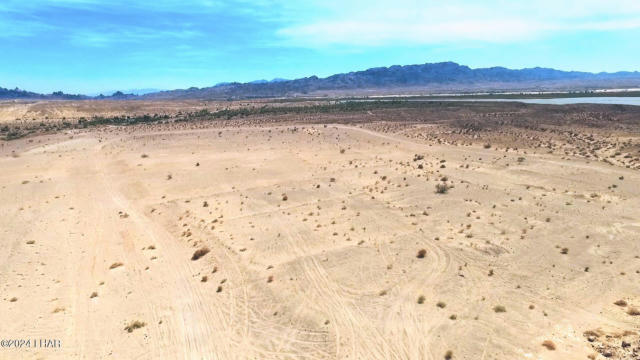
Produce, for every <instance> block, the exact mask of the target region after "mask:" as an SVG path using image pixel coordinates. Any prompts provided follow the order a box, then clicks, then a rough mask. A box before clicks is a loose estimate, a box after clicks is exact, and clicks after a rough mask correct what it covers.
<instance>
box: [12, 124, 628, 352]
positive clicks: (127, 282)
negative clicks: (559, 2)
mask: <svg viewBox="0 0 640 360" xmlns="http://www.w3.org/2000/svg"><path fill="white" fill-rule="evenodd" d="M35 139H36V140H35V141H33V142H27V141H23V140H20V141H22V142H21V143H14V145H11V146H14V147H15V146H17V148H15V149H14V150H15V152H14V153H13V156H11V155H9V154H8V152H7V153H5V154H4V155H3V157H1V158H0V169H1V171H0V214H1V215H2V216H0V246H1V248H2V250H3V251H2V252H0V291H1V292H2V296H1V297H0V319H2V321H1V322H0V324H1V325H0V335H1V336H2V338H3V339H5V338H8V339H13V338H15V339H22V338H37V339H40V338H45V339H59V340H60V341H61V344H62V346H61V347H60V348H56V349H42V348H38V349H24V348H22V349H16V348H1V349H0V358H2V359H21V358H28V359H31V358H32V359H444V358H445V357H446V356H447V351H451V353H452V356H453V359H487V360H488V359H587V356H589V355H591V354H594V355H596V356H597V357H598V358H603V357H602V356H603V355H602V354H603V353H604V352H606V351H611V352H612V354H613V355H615V357H614V358H618V359H631V358H632V357H630V356H632V355H630V354H631V351H634V350H633V348H636V349H637V348H638V347H639V346H640V345H638V341H639V338H638V335H637V333H636V332H637V331H638V329H639V328H640V316H635V315H633V313H634V311H633V310H634V309H639V308H640V274H639V272H640V218H639V217H638V215H639V214H640V186H639V185H638V184H640V173H639V172H638V171H637V170H633V169H627V168H624V167H617V166H612V165H608V164H606V163H603V162H595V161H592V162H588V161H587V160H585V159H578V158H575V159H574V158H563V157H561V156H558V155H553V154H545V153H538V154H532V153H529V154H524V153H523V152H516V151H507V152H505V151H504V149H502V150H498V149H495V148H493V147H492V148H483V147H482V146H452V145H446V144H441V145H440V144H432V143H431V144H427V143H426V142H424V143H422V142H420V141H418V140H412V139H410V138H408V137H405V136H401V135H399V134H392V133H382V132H376V131H374V130H367V129H364V128H360V127H355V126H347V125H327V126H324V125H299V126H293V125H291V126H272V127H270V126H266V125H264V126H255V127H246V128H208V129H200V130H192V131H191V130H189V131H172V132H171V131H158V132H151V131H148V132H139V133H134V134H128V133H125V132H118V131H113V132H108V131H104V129H103V130H100V129H94V130H91V131H86V132H82V133H78V134H76V135H74V136H73V137H70V136H69V135H62V134H60V135H43V136H40V137H37V138H35ZM15 144H18V145H15ZM437 184H444V185H446V189H447V190H448V191H446V193H443V194H439V193H436V185H437ZM197 250H202V251H199V252H198V253H196V252H197ZM206 250H209V251H208V252H207V251H206ZM615 302H618V305H616V304H614V303H615ZM636 311H637V310H636ZM625 331H628V332H627V333H625ZM623 342H628V343H629V344H631V345H630V346H627V347H625V346H624V345H621V344H623ZM543 343H545V344H546V346H543V345H542V344H543ZM552 348H554V349H552ZM625 356H629V357H625ZM594 358H595V357H594ZM634 359H635V358H634Z"/></svg>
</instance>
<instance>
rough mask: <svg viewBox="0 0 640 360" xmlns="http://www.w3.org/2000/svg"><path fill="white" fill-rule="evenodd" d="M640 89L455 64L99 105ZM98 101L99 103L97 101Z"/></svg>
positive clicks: (3, 95) (638, 77) (630, 79)
mask: <svg viewBox="0 0 640 360" xmlns="http://www.w3.org/2000/svg"><path fill="white" fill-rule="evenodd" d="M627 87H634V88H638V87H640V73H639V72H637V71H635V72H616V73H597V74H596V73H588V72H578V71H561V70H555V69H549V68H539V67H536V68H528V69H520V70H512V69H507V68H504V67H492V68H480V69H472V68H469V67H468V66H463V65H459V64H456V63H454V62H441V63H428V64H422V65H406V66H399V65H394V66H391V67H378V68H371V69H368V70H364V71H356V72H350V73H344V74H336V75H332V76H329V77H326V78H319V77H317V76H311V77H306V78H301V79H295V80H285V79H274V80H271V81H267V80H257V81H252V82H249V83H220V84H217V85H215V86H211V87H205V88H195V87H192V88H189V89H184V90H169V91H158V92H151V93H147V94H142V95H135V94H125V93H123V92H116V93H114V94H113V95H111V96H102V97H97V98H99V99H243V98H244V99H246V98H266V97H293V96H331V95H344V96H348V95H371V94H409V93H413V94H416V93H420V94H424V93H436V92H471V91H554V90H557V91H583V90H593V89H600V88H627ZM9 98H11V99H16V98H17V99H26V98H52V99H56V98H60V99H66V98H73V99H80V98H89V97H83V96H82V95H68V94H63V93H61V92H58V93H53V94H50V95H42V94H36V93H30V92H26V91H23V90H18V89H15V90H8V89H2V88H0V99H9ZM94 98H96V97H94Z"/></svg>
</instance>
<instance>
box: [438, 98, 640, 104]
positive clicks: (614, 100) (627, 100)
mask: <svg viewBox="0 0 640 360" xmlns="http://www.w3.org/2000/svg"><path fill="white" fill-rule="evenodd" d="M429 101H515V102H522V103H528V104H551V105H568V104H612V105H636V106H640V97H605V96H598V97H579V98H555V99H438V100H436V99H434V100H429Z"/></svg>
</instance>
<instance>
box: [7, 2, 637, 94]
mask: <svg viewBox="0 0 640 360" xmlns="http://www.w3.org/2000/svg"><path fill="white" fill-rule="evenodd" d="M638 39H640V1H638V0H598V1H595V0H565V1H563V0H553V1H552V0H537V1H530V0H528V1H519V0H484V1H479V0H478V1H472V0H447V1H442V0H438V1H431V0H422V1H419V0H394V1H382V0H367V1H365V0H354V1H348V0H305V1H285V0H253V1H249V0H229V1H224V0H151V1H147V0H144V1H143V0H140V1H135V0H1V1H0V54H1V56H0V86H2V87H9V88H14V87H20V88H23V89H28V90H32V91H38V92H47V93H49V92H52V91H56V90H63V91H65V92H72V93H96V92H100V91H108V90H118V89H133V88H159V89H174V88H187V87H191V86H197V87H204V86H211V85H213V84H215V83H218V82H226V81H251V80H256V79H272V78H276V77H279V78H297V77H303V76H310V75H318V76H328V75H331V74H334V73H338V72H346V71H353V70H362V69H365V68H369V67H375V66H388V65H394V64H401V65H405V64H419V63H425V62H438V61H449V60H450V61H456V62H458V63H461V64H465V65H469V66H471V67H486V66H494V65H501V66H507V67H511V68H523V67H532V66H546V67H554V68H559V69H565V70H583V71H593V72H598V71H618V70H640V40H638Z"/></svg>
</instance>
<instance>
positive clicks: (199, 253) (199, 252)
mask: <svg viewBox="0 0 640 360" xmlns="http://www.w3.org/2000/svg"><path fill="white" fill-rule="evenodd" d="M208 253H209V248H208V247H206V246H205V247H202V248H200V249H198V250H196V251H195V252H194V253H193V256H191V260H193V261H196V260H198V259H200V258H201V257H203V256H205V255H207V254H208Z"/></svg>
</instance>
